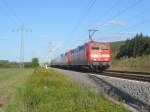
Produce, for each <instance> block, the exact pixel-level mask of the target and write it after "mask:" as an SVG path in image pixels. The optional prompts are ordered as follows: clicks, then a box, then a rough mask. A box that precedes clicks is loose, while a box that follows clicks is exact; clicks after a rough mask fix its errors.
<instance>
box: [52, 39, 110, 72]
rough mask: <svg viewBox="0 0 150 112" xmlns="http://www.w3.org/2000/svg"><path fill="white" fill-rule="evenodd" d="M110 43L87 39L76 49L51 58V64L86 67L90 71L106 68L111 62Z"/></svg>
mask: <svg viewBox="0 0 150 112" xmlns="http://www.w3.org/2000/svg"><path fill="white" fill-rule="evenodd" d="M111 54H112V50H111V44H110V43H108V42H96V41H89V42H87V43H85V44H84V45H82V46H79V47H77V48H76V49H73V50H70V51H68V52H66V53H65V54H62V55H61V56H60V57H59V58H57V59H54V60H52V62H51V66H54V67H55V66H57V67H68V68H69V67H71V68H81V67H82V68H88V69H90V70H92V71H96V72H101V71H103V70H105V69H106V68H108V67H109V66H110V63H111V60H112V59H111Z"/></svg>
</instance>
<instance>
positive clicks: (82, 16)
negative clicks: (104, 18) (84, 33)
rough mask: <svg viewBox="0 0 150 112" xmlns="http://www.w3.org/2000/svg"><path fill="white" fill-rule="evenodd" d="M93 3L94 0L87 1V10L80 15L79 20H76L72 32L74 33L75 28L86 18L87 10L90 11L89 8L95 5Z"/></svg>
mask: <svg viewBox="0 0 150 112" xmlns="http://www.w3.org/2000/svg"><path fill="white" fill-rule="evenodd" d="M95 3H96V0H91V1H90V2H89V5H88V8H87V10H86V11H85V12H84V14H83V15H81V16H80V19H79V21H78V22H77V24H76V25H75V27H74V28H73V31H72V32H73V33H74V31H75V30H77V29H78V28H79V26H80V25H81V24H82V23H83V21H84V20H85V19H86V18H87V16H88V14H89V12H90V11H91V9H92V8H93V6H94V5H95Z"/></svg>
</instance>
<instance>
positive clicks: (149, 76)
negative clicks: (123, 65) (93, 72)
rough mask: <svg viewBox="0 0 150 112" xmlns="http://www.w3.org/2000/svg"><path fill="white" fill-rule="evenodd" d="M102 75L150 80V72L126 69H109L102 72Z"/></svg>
mask: <svg viewBox="0 0 150 112" xmlns="http://www.w3.org/2000/svg"><path fill="white" fill-rule="evenodd" d="M100 75H105V76H111V77H118V78H124V79H131V80H138V81H144V82H150V73H138V72H125V71H123V72H121V71H112V70H108V71H103V72H102V73H100Z"/></svg>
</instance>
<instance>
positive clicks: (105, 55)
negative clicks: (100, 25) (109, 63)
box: [102, 54, 110, 58]
mask: <svg viewBox="0 0 150 112" xmlns="http://www.w3.org/2000/svg"><path fill="white" fill-rule="evenodd" d="M102 57H104V58H109V57H110V55H109V54H103V55H102Z"/></svg>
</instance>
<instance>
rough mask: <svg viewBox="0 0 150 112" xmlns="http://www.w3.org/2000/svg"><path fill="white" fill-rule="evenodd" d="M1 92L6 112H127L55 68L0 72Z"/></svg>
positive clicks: (1, 70)
mask: <svg viewBox="0 0 150 112" xmlns="http://www.w3.org/2000/svg"><path fill="white" fill-rule="evenodd" d="M0 90H1V91H0V92H1V95H0V101H3V111H4V112H128V110H126V109H125V108H124V107H123V106H121V105H117V104H114V103H112V102H111V101H108V100H107V99H106V98H105V97H104V96H102V95H100V94H98V93H95V92H92V91H91V90H88V89H87V88H84V87H81V86H79V85H78V84H75V83H73V82H72V81H70V80H69V79H68V78H67V77H66V76H65V75H63V74H60V73H57V72H55V71H54V70H52V69H50V70H46V69H43V68H39V69H35V70H34V72H33V70H32V69H24V70H23V71H22V70H17V69H0ZM3 97H6V99H4V100H1V99H3ZM3 111H2V112H3Z"/></svg>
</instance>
